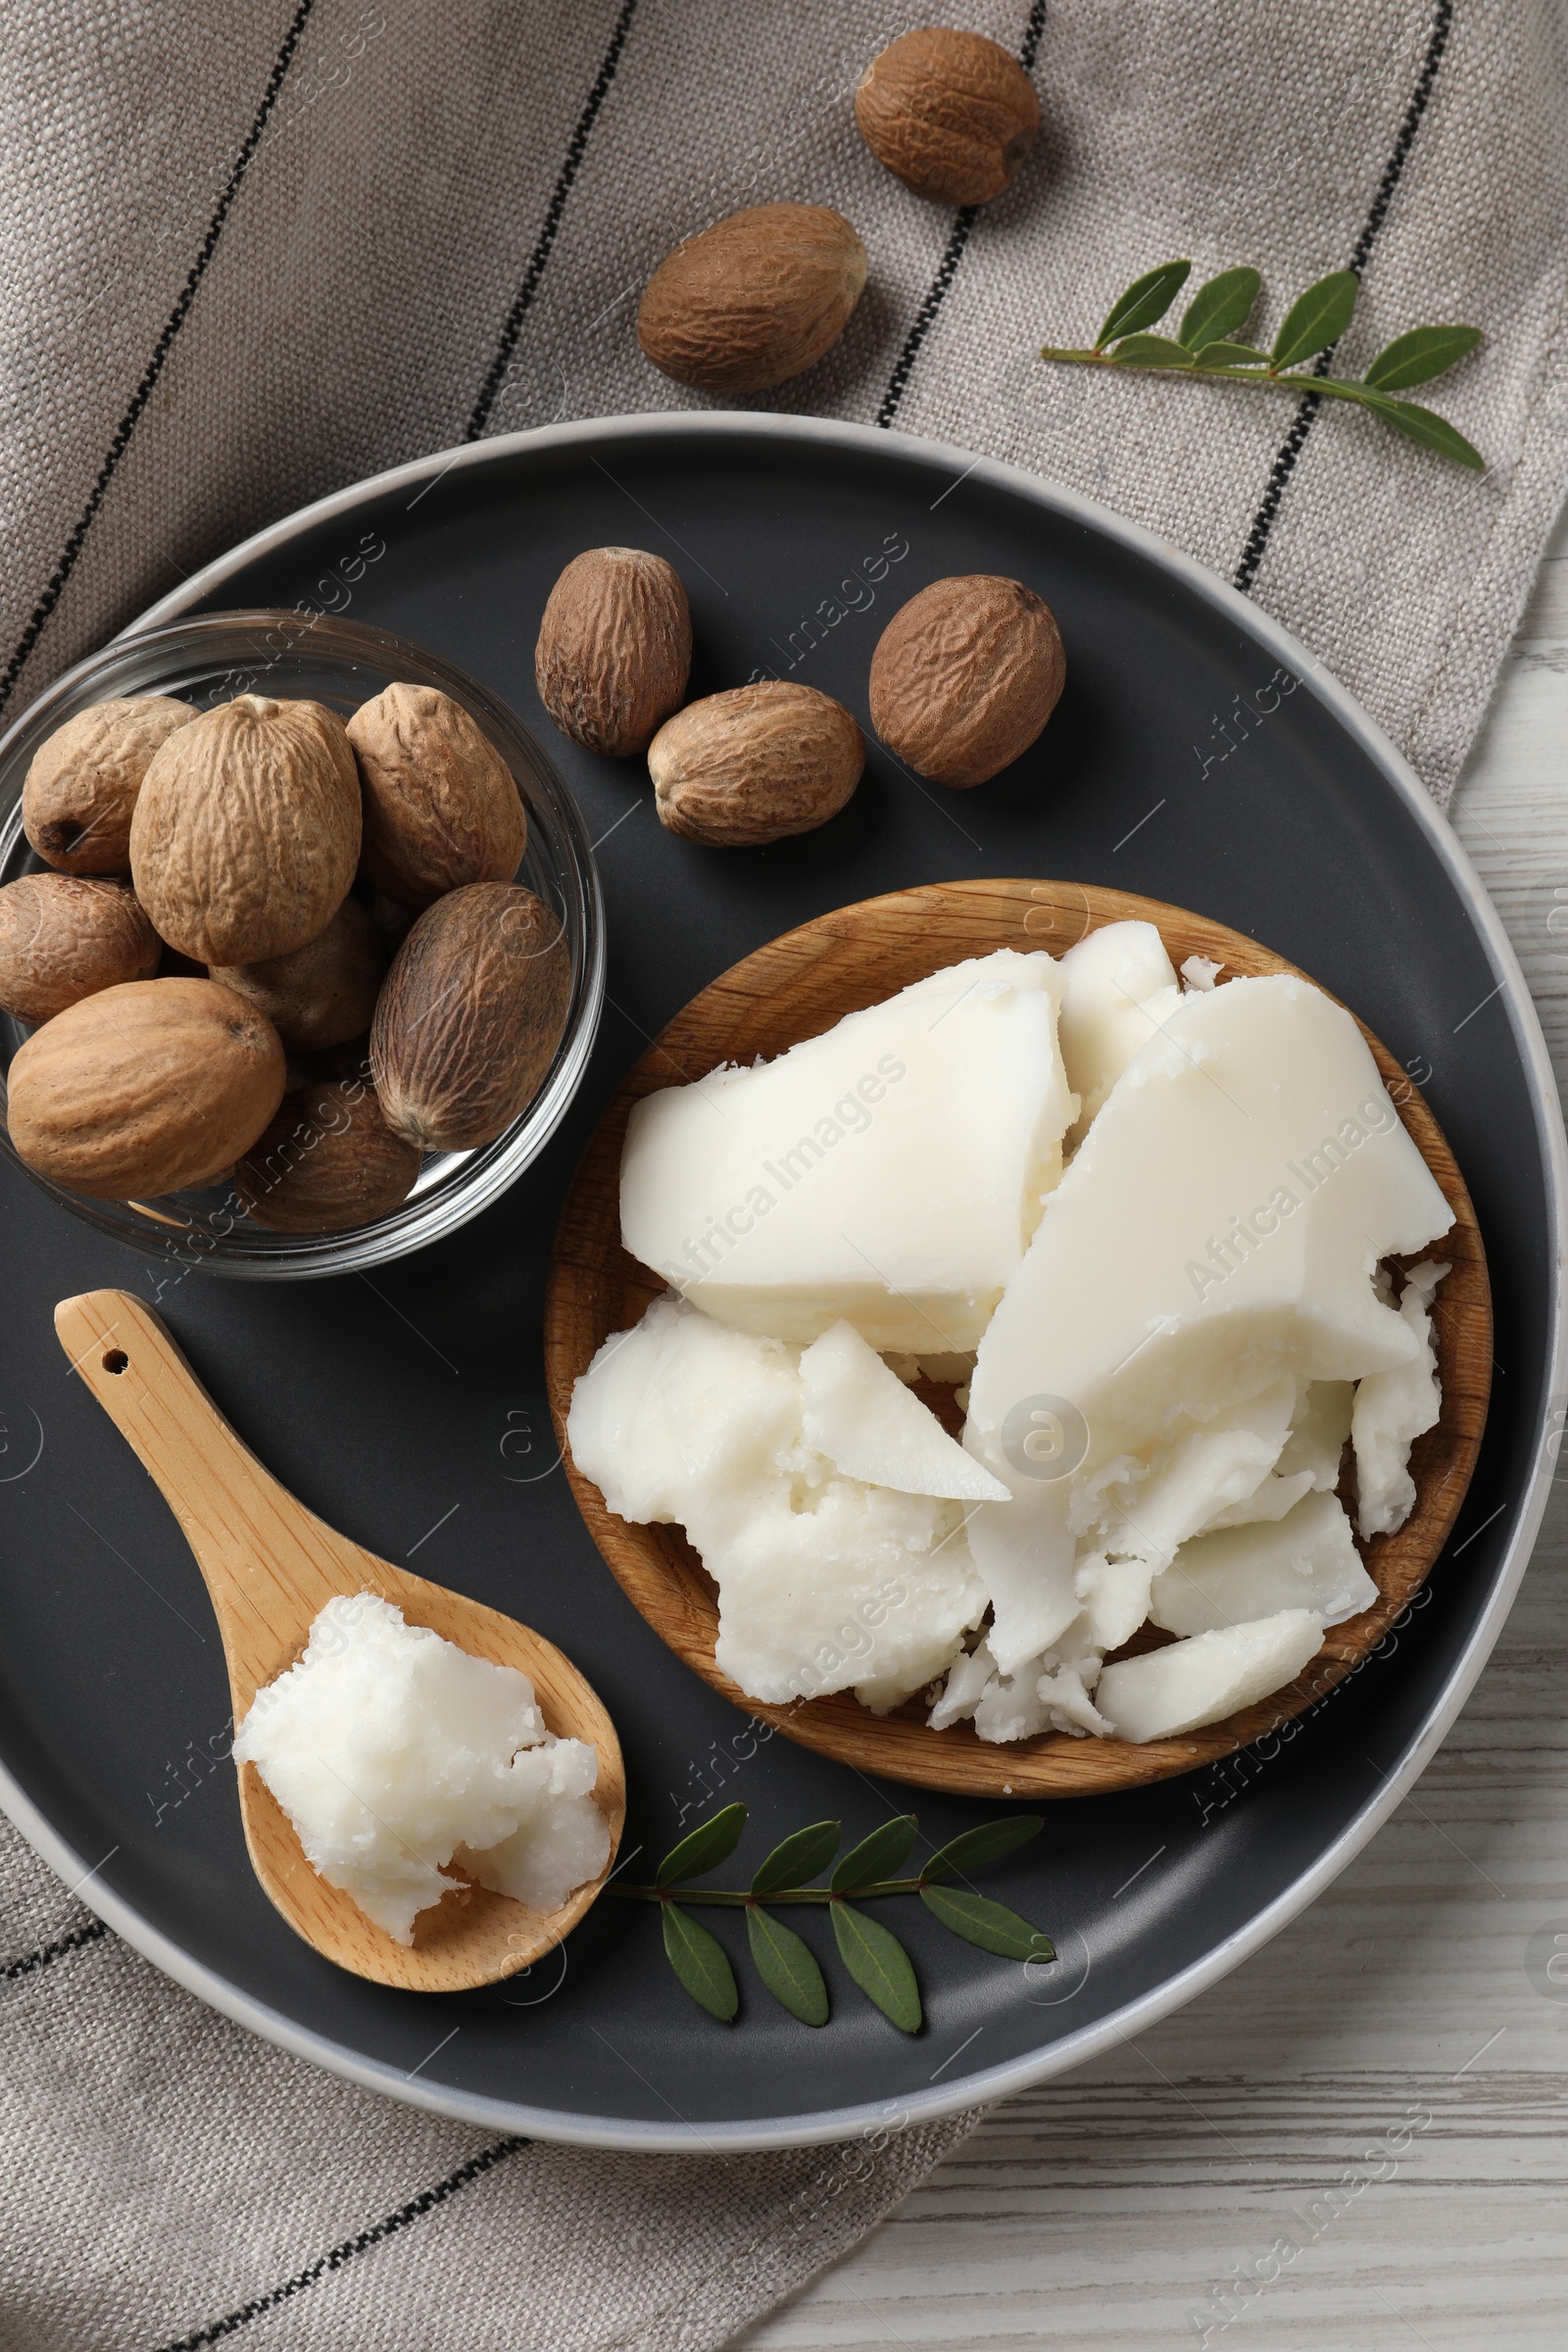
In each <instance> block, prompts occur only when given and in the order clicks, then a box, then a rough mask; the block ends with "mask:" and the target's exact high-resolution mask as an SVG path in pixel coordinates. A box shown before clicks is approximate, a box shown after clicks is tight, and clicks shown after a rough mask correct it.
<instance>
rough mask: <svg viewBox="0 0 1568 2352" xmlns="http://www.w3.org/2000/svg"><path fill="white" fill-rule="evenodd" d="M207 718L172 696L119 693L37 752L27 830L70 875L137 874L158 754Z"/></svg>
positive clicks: (47, 858) (25, 802)
mask: <svg viewBox="0 0 1568 2352" xmlns="http://www.w3.org/2000/svg"><path fill="white" fill-rule="evenodd" d="M199 716H200V713H199V712H198V711H196V710H195V709H194V708H193V706H192V705H191V704H189V703H181V702H176V701H175V700H174V698H173V696H172V695H168V694H131V695H117V696H116V697H115V698H114V700H113V701H111V702H107V703H94V704H93V706H92V708H91V709H90V710H88V711H77V713H76V715H75V717H74V718H68V719H67V721H66V723H65V725H64V726H63V727H57V728H56V729H55V731H54V733H53V734H52V735H51V736H49V737H48V738H47V740H46V741H45V742H43V743H41V744H40V745H39V746H38V749H37V750H36V751H35V752H34V753H33V755H32V763H31V765H30V766H29V767H28V769H27V780H26V782H25V784H24V785H23V787H22V829H23V831H24V832H25V834H26V836H27V839H28V841H29V842H30V843H31V844H32V846H33V848H34V849H35V850H36V851H37V853H38V855H39V857H40V858H43V860H44V862H45V863H46V864H47V865H53V866H56V867H58V868H59V870H60V871H61V872H62V873H65V874H123V873H128V872H129V870H130V818H131V811H132V809H134V808H135V806H136V795H137V794H138V793H139V792H140V790H141V784H142V778H143V776H145V774H146V773H147V767H148V762H149V761H150V760H151V759H152V757H153V754H154V753H155V752H157V751H160V750H161V749H162V747H163V746H164V744H165V743H166V742H167V741H168V740H169V737H170V736H171V735H172V734H173V732H174V730H175V729H176V727H184V726H188V725H189V724H190V722H191V720H192V719H193V718H196V717H199Z"/></svg>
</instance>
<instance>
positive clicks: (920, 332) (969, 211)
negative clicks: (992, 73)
mask: <svg viewBox="0 0 1568 2352" xmlns="http://www.w3.org/2000/svg"><path fill="white" fill-rule="evenodd" d="M1048 5H1049V0H1030V9H1029V19H1028V23H1027V24H1026V25H1025V26H1024V32H1023V40H1022V43H1021V44H1020V46H1019V50H1018V63H1019V64H1020V65H1021V66H1022V68H1023V70H1024V72H1025V73H1033V72H1034V70H1035V59H1036V58H1037V57H1038V56H1039V54H1040V36H1041V34H1042V33H1043V32H1044V31H1045V29H1046V9H1047V6H1048ZM979 215H980V207H979V205H977V204H966V205H963V206H961V207H960V209H959V211H958V212H957V214H956V216H955V219H954V222H953V234H952V235H951V236H950V237H949V239H948V249H947V251H946V253H945V254H944V255H943V256H942V260H941V263H940V264H939V266H938V269H937V273H936V275H935V277H934V278H933V279H932V280H931V283H930V284H929V286H927V288H926V290H925V296H924V299H923V300H922V302H921V304H920V308H919V309H918V310H917V311H916V312H915V314H914V323H913V325H912V326H911V327H910V329H909V331H908V333H907V335H906V336H905V338H904V349H903V350H902V351H901V352H900V354H899V356H898V358H897V360H895V362H894V364H893V373H892V374H891V375H890V376H889V377H888V388H887V390H886V391H885V392H884V393H883V395H882V406H881V407H880V408H879V409H878V411H877V413H876V420H877V423H878V424H879V425H882V426H883V427H884V428H885V427H886V426H888V425H890V424H891V423H892V422H893V419H894V417H896V416H897V415H898V412H899V403H900V401H901V400H902V399H903V398H904V395H905V391H906V388H907V385H908V381H909V376H910V374H911V372H912V370H913V368H914V363H915V361H916V360H917V359H918V358H919V356H920V346H921V344H922V343H923V342H924V341H925V339H926V336H927V335H928V334H929V332H930V330H931V321H932V320H933V319H935V317H936V315H937V313H938V311H940V310H941V308H942V305H943V304H944V302H946V300H947V298H948V288H949V287H950V286H951V285H952V283H953V281H954V279H955V277H956V275H957V273H958V264H959V263H960V262H961V261H962V259H963V249H964V247H965V246H966V245H967V244H968V242H969V231H970V230H971V229H972V228H973V226H974V224H975V221H977V220H978V218H979Z"/></svg>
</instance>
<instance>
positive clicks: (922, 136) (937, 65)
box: [855, 25, 1040, 204]
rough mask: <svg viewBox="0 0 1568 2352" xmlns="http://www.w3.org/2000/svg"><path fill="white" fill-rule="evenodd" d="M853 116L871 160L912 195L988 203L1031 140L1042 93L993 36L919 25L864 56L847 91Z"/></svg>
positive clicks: (1036, 128)
mask: <svg viewBox="0 0 1568 2352" xmlns="http://www.w3.org/2000/svg"><path fill="white" fill-rule="evenodd" d="M855 120H856V122H857V123H858V125H859V131H860V136H861V137H862V138H863V139H864V141H865V143H866V145H867V146H868V147H869V148H870V150H871V153H872V154H873V155H874V156H875V157H876V159H877V161H878V163H880V164H885V165H886V166H887V168H888V170H889V171H890V172H893V174H894V175H895V177H896V178H899V179H902V180H903V182H904V184H905V186H906V187H907V188H912V189H913V191H914V193H915V195H916V196H929V197H930V198H931V199H932V201H933V202H934V203H937V204H988V203H989V202H990V201H991V199H992V197H993V196H1000V195H1001V194H1002V191H1003V189H1004V188H1005V187H1006V186H1008V185H1009V184H1010V182H1011V181H1012V179H1013V177H1014V176H1015V174H1016V173H1017V172H1018V169H1019V167H1020V166H1021V164H1022V163H1023V160H1024V158H1025V156H1026V155H1027V154H1028V153H1029V150H1030V148H1031V147H1032V146H1033V145H1034V143H1035V139H1036V136H1037V135H1038V132H1039V129H1040V100H1039V98H1038V97H1037V96H1036V94H1035V85H1034V83H1033V82H1032V81H1031V80H1030V78H1029V76H1028V74H1027V73H1025V72H1024V70H1023V68H1022V66H1020V65H1019V63H1018V61H1017V59H1016V58H1015V57H1011V56H1009V55H1008V53H1007V51H1006V50H1005V49H1004V48H1002V47H1001V46H1000V45H999V44H998V43H997V42H996V41H991V40H987V39H986V37H985V35H984V33H979V32H959V31H956V29H954V28H953V27H951V26H947V25H924V26H922V27H921V29H920V30H919V31H917V32H906V33H903V34H901V35H900V37H899V39H898V40H896V41H892V42H890V43H889V45H888V47H887V48H886V49H884V50H883V51H882V54H881V55H880V57H875V58H873V59H872V61H871V63H870V65H869V66H868V67H867V68H866V71H865V74H864V77H863V79H862V80H861V82H860V86H859V88H858V90H857V91H856V93H855Z"/></svg>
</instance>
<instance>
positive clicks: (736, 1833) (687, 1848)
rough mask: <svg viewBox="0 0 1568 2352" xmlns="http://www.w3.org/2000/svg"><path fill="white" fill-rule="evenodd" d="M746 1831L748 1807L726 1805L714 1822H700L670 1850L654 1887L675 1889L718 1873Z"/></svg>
mask: <svg viewBox="0 0 1568 2352" xmlns="http://www.w3.org/2000/svg"><path fill="white" fill-rule="evenodd" d="M745 1827H746V1807H745V1806H744V1805H725V1806H724V1807H723V1808H722V1810H721V1811H719V1812H717V1813H715V1814H714V1815H713V1818H712V1820H711V1821H704V1822H700V1823H699V1824H698V1826H697V1828H696V1829H695V1830H693V1831H692V1833H691V1835H690V1836H689V1837H687V1838H682V1839H681V1841H680V1843H679V1845H672V1846H671V1847H670V1849H669V1851H668V1853H667V1854H666V1855H665V1856H664V1859H663V1860H662V1862H661V1864H660V1865H659V1871H658V1875H657V1877H656V1878H655V1880H654V1885H655V1886H656V1887H675V1886H678V1885H679V1883H680V1881H681V1880H682V1879H700V1878H701V1877H702V1875H703V1873H704V1871H705V1870H716V1869H717V1867H718V1865H719V1863H720V1862H723V1861H725V1860H727V1859H728V1857H729V1856H730V1855H731V1854H732V1853H733V1852H734V1851H735V1848H736V1847H737V1846H738V1845H739V1843H740V1841H741V1832H742V1830H744V1829H745Z"/></svg>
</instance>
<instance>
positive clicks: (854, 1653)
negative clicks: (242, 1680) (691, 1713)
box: [566, 1299, 985, 1708]
mask: <svg viewBox="0 0 1568 2352" xmlns="http://www.w3.org/2000/svg"><path fill="white" fill-rule="evenodd" d="M807 1352H812V1351H810V1350H808V1351H807ZM832 1356H833V1350H832V1349H831V1348H830V1349H829V1359H828V1360H829V1363H830V1365H831V1361H832ZM802 1361H803V1355H802V1350H801V1348H798V1347H795V1346H792V1345H791V1344H789V1343H787V1342H784V1341H779V1340H770V1339H761V1338H759V1337H757V1336H756V1335H754V1334H753V1333H750V1332H743V1331H736V1330H732V1329H731V1328H729V1327H728V1326H727V1325H725V1324H722V1323H716V1322H714V1321H713V1320H712V1318H711V1316H708V1315H705V1314H702V1313H700V1312H699V1311H698V1309H697V1308H696V1307H694V1306H692V1305H690V1304H689V1303H688V1302H687V1301H685V1300H682V1299H656V1300H655V1302H654V1304H653V1305H652V1306H651V1307H650V1308H649V1310H648V1312H647V1314H646V1315H645V1316H644V1317H643V1319H642V1321H641V1323H639V1324H638V1325H637V1326H636V1327H635V1329H634V1330H632V1331H629V1332H621V1333H619V1334H617V1336H616V1337H615V1338H613V1339H611V1340H607V1341H606V1343H605V1345H604V1347H603V1348H601V1349H600V1350H599V1353H598V1354H597V1355H596V1356H595V1358H594V1360H593V1362H592V1363H591V1364H590V1365H589V1367H588V1370H587V1371H586V1372H585V1373H584V1374H583V1375H582V1377H581V1379H580V1380H579V1381H578V1382H577V1385H576V1389H575V1391H574V1392H573V1396H572V1403H571V1411H570V1414H569V1415H568V1418H567V1422H566V1438H567V1443H568V1445H569V1446H570V1447H571V1454H572V1459H573V1461H574V1462H575V1463H576V1465H577V1467H578V1469H579V1470H581V1471H582V1472H583V1473H584V1475H585V1476H587V1477H589V1478H591V1479H593V1480H594V1482H595V1484H596V1485H597V1486H598V1487H599V1488H600V1489H601V1491H602V1492H603V1494H604V1496H605V1500H606V1501H607V1502H608V1503H609V1505H610V1507H611V1509H612V1510H613V1511H615V1512H618V1514H619V1515H620V1517H621V1518H623V1519H630V1520H637V1521H648V1520H662V1521H671V1522H674V1523H676V1524H678V1525H680V1526H682V1527H684V1528H685V1530H686V1533H687V1535H688V1537H689V1538H690V1539H691V1542H692V1543H693V1544H695V1545H696V1547H697V1550H698V1551H699V1552H700V1553H701V1555H702V1560H703V1565H704V1567H705V1568H706V1569H707V1570H708V1572H709V1574H710V1575H711V1577H712V1579H713V1581H714V1583H715V1584H716V1585H717V1587H718V1610H719V1632H718V1641H717V1644H716V1647H715V1653H714V1654H715V1656H716V1659H717V1662H718V1664H719V1666H720V1667H721V1668H722V1669H723V1671H724V1673H726V1674H727V1675H729V1676H730V1677H731V1679H732V1680H733V1681H734V1682H736V1683H737V1684H738V1685H739V1686H740V1688H741V1689H742V1690H743V1691H745V1692H746V1693H747V1695H748V1696H749V1697H752V1698H760V1699H764V1700H767V1701H769V1702H771V1703H773V1704H782V1703H783V1702H785V1701H786V1700H789V1699H792V1698H814V1697H820V1696H823V1695H825V1694H826V1693H827V1692H829V1691H845V1690H853V1691H855V1693H856V1696H857V1697H858V1698H859V1699H861V1700H862V1701H863V1702H864V1703H865V1704H866V1705H867V1706H871V1707H876V1708H887V1707H891V1706H896V1705H897V1704H898V1703H899V1701H900V1700H901V1699H904V1698H907V1696H908V1695H909V1693H910V1691H917V1690H919V1689H920V1688H921V1687H922V1686H923V1685H924V1684H926V1683H929V1682H931V1681H933V1680H934V1679H935V1678H936V1677H937V1676H939V1675H941V1674H943V1673H945V1672H946V1670H947V1668H948V1666H949V1665H950V1664H951V1663H952V1661H953V1659H954V1657H955V1655H956V1652H957V1650H958V1648H959V1646H960V1644H961V1642H962V1639H963V1636H964V1634H965V1633H966V1632H967V1631H969V1630H970V1629H971V1628H972V1627H973V1626H975V1625H976V1624H978V1622H979V1619H980V1615H981V1612H982V1611H983V1609H984V1607H985V1595H984V1593H983V1592H982V1590H981V1588H980V1584H979V1581H978V1579H977V1578H976V1576H975V1573H974V1569H973V1566H972V1564H971V1562H970V1558H969V1550H968V1545H967V1544H966V1543H965V1541H964V1536H963V1515H964V1506H963V1505H962V1504H961V1503H960V1502H957V1501H954V1500H950V1499H947V1498H945V1497H944V1496H942V1495H930V1494H920V1493H902V1492H899V1491H898V1490H896V1489H894V1488H892V1487H889V1486H884V1485H880V1484H874V1483H870V1482H868V1481H866V1480H864V1479H860V1478H856V1477H847V1476H845V1475H844V1473H843V1472H842V1471H841V1470H840V1469H839V1468H838V1466H837V1465H836V1463H835V1462H834V1460H833V1459H832V1458H831V1457H830V1456H829V1455H828V1454H827V1453H825V1452H824V1451H822V1450H821V1448H820V1447H819V1446H817V1445H815V1444H813V1443H812V1441H811V1439H810V1438H809V1435H808V1432H807V1427H806V1422H807V1412H808V1404H807V1384H806V1381H805V1379H804V1378H803V1373H802ZM852 1369H853V1367H852ZM878 1369H879V1370H880V1371H881V1372H883V1373H884V1375H885V1377H886V1379H887V1380H888V1381H889V1382H891V1383H892V1385H893V1386H894V1388H896V1389H898V1390H899V1397H900V1400H901V1406H902V1407H903V1408H907V1409H912V1411H913V1412H914V1413H915V1414H919V1415H922V1416H923V1417H924V1419H925V1420H926V1421H929V1423H930V1425H931V1428H930V1432H927V1433H922V1434H921V1435H920V1436H919V1437H918V1438H913V1439H911V1438H910V1437H909V1436H908V1434H907V1432H904V1433H902V1434H901V1432H900V1431H899V1430H898V1429H897V1428H895V1429H894V1430H893V1433H892V1437H891V1439H890V1438H889V1436H888V1433H887V1431H886V1430H885V1429H884V1430H883V1431H882V1434H881V1438H880V1440H879V1438H878V1436H877V1433H876V1432H875V1431H873V1432H872V1434H871V1436H870V1437H869V1438H868V1439H866V1441H865V1443H866V1445H867V1446H869V1447H871V1448H872V1452H868V1453H866V1454H864V1455H863V1456H862V1458H865V1459H867V1460H869V1459H871V1458H873V1453H874V1449H875V1448H876V1446H878V1444H879V1443H881V1444H884V1445H888V1444H891V1445H892V1446H893V1448H894V1452H895V1454H896V1455H897V1459H896V1460H893V1461H892V1462H891V1463H890V1466H892V1467H901V1466H906V1467H907V1464H908V1462H909V1461H910V1460H911V1459H912V1458H914V1457H916V1456H919V1455H928V1456H929V1457H930V1458H932V1459H934V1460H935V1461H937V1462H938V1463H939V1464H945V1463H946V1459H947V1457H946V1455H945V1453H944V1452H943V1450H942V1448H943V1447H945V1446H948V1445H949V1444H950V1443H951V1441H950V1440H949V1439H948V1438H947V1436H946V1433H945V1432H944V1431H943V1429H942V1426H941V1424H940V1422H938V1421H937V1419H936V1417H935V1415H934V1414H932V1413H929V1412H928V1411H927V1409H926V1407H925V1406H924V1405H923V1404H921V1402H920V1400H919V1398H918V1397H911V1396H910V1395H909V1394H908V1391H907V1390H906V1389H902V1388H900V1386H899V1383H898V1381H897V1378H896V1376H895V1375H894V1374H893V1373H892V1372H890V1371H888V1370H887V1368H886V1366H879V1367H878ZM824 1385H825V1386H826V1387H827V1388H828V1389H829V1390H830V1391H831V1390H832V1389H833V1388H834V1385H835V1384H834V1382H833V1381H832V1380H831V1379H829V1380H828V1381H827V1382H826V1383H825V1384H824ZM840 1402H841V1403H842V1397H841V1398H840ZM828 1418H829V1424H830V1429H831V1431H832V1434H835V1437H836V1436H837V1434H844V1435H845V1436H846V1438H847V1437H848V1435H849V1433H848V1432H847V1431H845V1432H843V1433H839V1432H838V1430H837V1425H836V1423H835V1422H834V1416H833V1414H832V1412H831V1410H830V1412H829V1416H828ZM824 1434H826V1433H824ZM938 1441H940V1445H939V1444H938ZM846 1449H847V1450H848V1446H846ZM958 1450H959V1449H958V1448H957V1447H954V1451H955V1452H956V1451H958ZM878 1458H884V1457H878Z"/></svg>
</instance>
